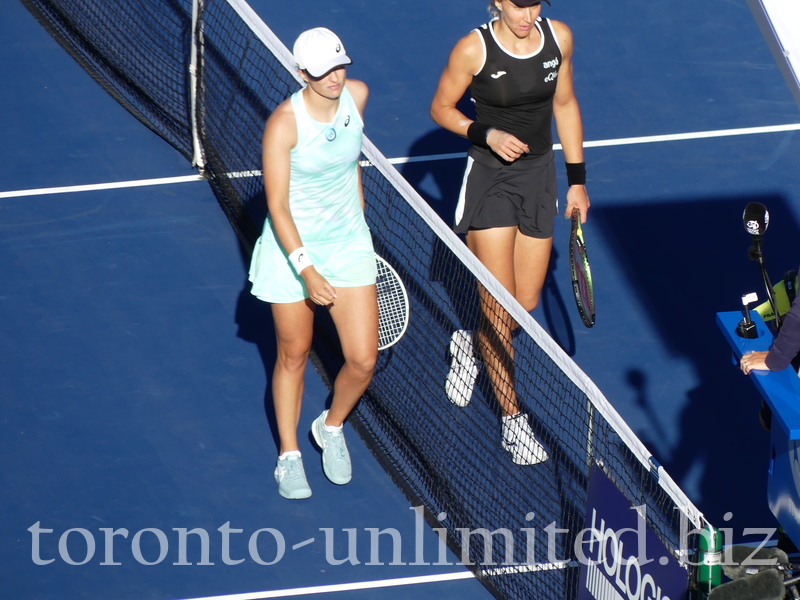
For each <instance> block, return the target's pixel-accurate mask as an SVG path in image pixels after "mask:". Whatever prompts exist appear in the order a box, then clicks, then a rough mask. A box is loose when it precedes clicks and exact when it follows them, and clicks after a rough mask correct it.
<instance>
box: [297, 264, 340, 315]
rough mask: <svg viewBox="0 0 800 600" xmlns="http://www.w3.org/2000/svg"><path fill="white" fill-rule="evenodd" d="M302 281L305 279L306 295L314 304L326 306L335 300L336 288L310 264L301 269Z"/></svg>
mask: <svg viewBox="0 0 800 600" xmlns="http://www.w3.org/2000/svg"><path fill="white" fill-rule="evenodd" d="M302 277H303V281H305V284H306V289H307V290H308V297H309V298H310V299H311V301H312V302H313V303H314V304H319V305H320V306H328V305H330V304H333V301H334V300H336V288H335V287H333V286H332V285H331V284H330V283H328V280H327V279H325V278H324V277H323V276H322V275H320V274H319V273H318V272H317V270H316V269H315V268H314V267H313V265H312V266H310V267H306V268H305V269H303V273H302Z"/></svg>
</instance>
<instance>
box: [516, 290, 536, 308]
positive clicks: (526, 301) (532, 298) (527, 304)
mask: <svg viewBox="0 0 800 600" xmlns="http://www.w3.org/2000/svg"><path fill="white" fill-rule="evenodd" d="M517 300H518V301H519V303H520V304H522V306H523V308H524V309H525V312H531V311H532V310H533V309H534V308H536V307H537V306H539V294H536V295H529V296H528V297H526V298H517Z"/></svg>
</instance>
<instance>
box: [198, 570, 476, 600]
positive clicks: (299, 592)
mask: <svg viewBox="0 0 800 600" xmlns="http://www.w3.org/2000/svg"><path fill="white" fill-rule="evenodd" d="M473 577H474V575H473V574H472V572H470V571H464V572H460V573H442V574H441V575H421V576H418V577H401V578H398V579H380V580H377V581H361V582H358V583H337V584H333V585H318V586H312V587H302V588H292V589H285V590H273V591H269V592H248V593H245V594H228V595H226V596H205V597H203V598H191V599H188V600H265V599H266V598H289V597H292V596H305V595H309V594H329V593H332V592H349V591H353V590H374V589H378V588H387V587H397V586H401V585H418V584H420V583H437V582H440V581H456V580H458V579H472V578H473Z"/></svg>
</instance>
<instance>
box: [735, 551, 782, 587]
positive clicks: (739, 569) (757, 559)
mask: <svg viewBox="0 0 800 600" xmlns="http://www.w3.org/2000/svg"><path fill="white" fill-rule="evenodd" d="M729 561H730V562H729ZM788 563H789V557H788V556H787V554H786V552H784V551H783V550H781V549H780V548H777V547H772V548H759V549H758V550H757V551H755V552H754V551H753V548H752V547H751V546H731V547H730V548H729V549H728V550H727V551H726V556H725V560H723V561H722V572H723V573H725V577H727V578H728V579H739V578H741V577H744V576H745V575H753V574H755V573H758V572H760V571H763V570H765V569H772V568H773V567H776V566H778V565H784V564H788Z"/></svg>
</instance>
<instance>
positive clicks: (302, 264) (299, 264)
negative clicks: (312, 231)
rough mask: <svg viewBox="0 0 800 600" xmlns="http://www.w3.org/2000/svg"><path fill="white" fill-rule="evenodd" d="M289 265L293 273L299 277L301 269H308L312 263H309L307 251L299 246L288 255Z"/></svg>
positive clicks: (309, 258)
mask: <svg viewBox="0 0 800 600" xmlns="http://www.w3.org/2000/svg"><path fill="white" fill-rule="evenodd" d="M289 264H290V265H292V268H293V269H294V270H295V273H297V274H298V275H300V273H301V272H302V270H303V269H305V268H306V267H310V266H311V265H312V264H313V263H312V262H311V257H310V256H309V255H308V251H307V250H306V249H305V248H304V247H303V246H300V247H299V248H298V249H297V250H295V251H294V252H292V253H291V254H290V255H289Z"/></svg>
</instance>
